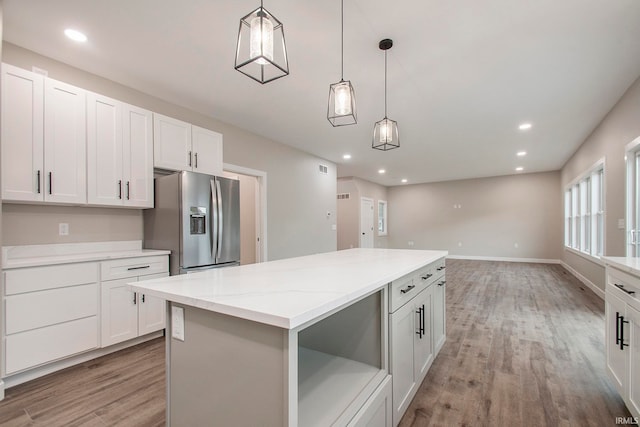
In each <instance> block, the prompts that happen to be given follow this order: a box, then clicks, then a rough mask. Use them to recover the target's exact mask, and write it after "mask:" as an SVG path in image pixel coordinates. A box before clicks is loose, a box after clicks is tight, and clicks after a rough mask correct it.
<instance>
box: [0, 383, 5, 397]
mask: <svg viewBox="0 0 640 427" xmlns="http://www.w3.org/2000/svg"><path fill="white" fill-rule="evenodd" d="M0 400H4V381H2V380H0Z"/></svg>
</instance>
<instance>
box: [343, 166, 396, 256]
mask: <svg viewBox="0 0 640 427" xmlns="http://www.w3.org/2000/svg"><path fill="white" fill-rule="evenodd" d="M338 193H349V194H350V197H349V199H342V200H338V217H337V220H338V221H337V225H338V250H341V249H349V248H357V247H359V246H360V198H361V197H368V198H370V199H373V209H374V211H375V214H374V215H375V216H374V220H373V224H374V232H373V246H374V247H375V248H386V247H387V246H388V238H389V229H388V227H387V235H386V236H380V235H378V228H377V224H378V200H387V187H385V186H383V185H379V184H376V183H373V182H370V181H366V180H364V179H360V178H355V177H346V178H338ZM388 216H389V208H388V207H387V217H388Z"/></svg>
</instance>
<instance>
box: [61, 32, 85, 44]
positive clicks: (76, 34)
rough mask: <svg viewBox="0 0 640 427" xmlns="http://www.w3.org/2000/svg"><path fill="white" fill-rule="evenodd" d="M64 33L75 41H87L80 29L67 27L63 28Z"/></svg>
mask: <svg viewBox="0 0 640 427" xmlns="http://www.w3.org/2000/svg"><path fill="white" fill-rule="evenodd" d="M64 35H65V36H67V37H69V38H70V39H71V40H73V41H76V42H80V43H84V42H86V41H87V36H85V35H84V34H83V33H81V32H80V31H78V30H74V29H71V28H67V29H66V30H64Z"/></svg>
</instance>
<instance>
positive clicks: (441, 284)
mask: <svg viewBox="0 0 640 427" xmlns="http://www.w3.org/2000/svg"><path fill="white" fill-rule="evenodd" d="M446 283H447V281H446V280H443V281H442V282H439V283H438V286H444V285H445V284H446Z"/></svg>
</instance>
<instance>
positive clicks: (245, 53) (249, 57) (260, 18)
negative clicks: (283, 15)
mask: <svg viewBox="0 0 640 427" xmlns="http://www.w3.org/2000/svg"><path fill="white" fill-rule="evenodd" d="M235 69H236V70H238V71H240V72H241V73H242V74H244V75H246V76H249V77H251V78H252V79H253V80H255V81H257V82H259V83H262V84H264V83H269V82H271V81H273V80H276V79H279V78H280V77H284V76H286V75H288V74H289V61H288V60H287V48H286V46H285V42H284V28H283V26H282V22H280V21H278V19H276V17H275V16H273V15H272V14H271V13H269V12H268V11H267V10H266V9H265V8H264V7H263V6H262V0H261V1H260V7H259V8H257V9H256V10H254V11H253V12H251V13H250V14H248V15H246V16H244V17H242V18H241V19H240V29H239V30H238V43H237V45H236V64H235Z"/></svg>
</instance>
